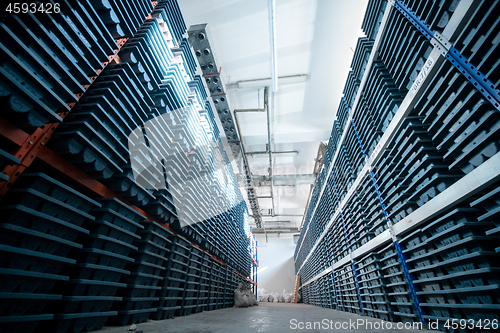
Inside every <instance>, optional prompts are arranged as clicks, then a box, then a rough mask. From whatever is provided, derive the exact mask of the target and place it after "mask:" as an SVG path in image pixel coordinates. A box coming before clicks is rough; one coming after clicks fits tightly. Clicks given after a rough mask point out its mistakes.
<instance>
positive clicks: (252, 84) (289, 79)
mask: <svg viewBox="0 0 500 333" xmlns="http://www.w3.org/2000/svg"><path fill="white" fill-rule="evenodd" d="M308 80H309V75H307V74H295V75H288V76H280V77H278V85H279V86H282V85H286V84H294V83H305V82H307V81H308ZM272 84H273V79H272V78H270V77H268V78H263V79H253V80H241V81H238V82H236V83H233V84H229V85H228V86H229V87H235V88H238V89H247V88H264V87H268V86H270V85H272Z"/></svg>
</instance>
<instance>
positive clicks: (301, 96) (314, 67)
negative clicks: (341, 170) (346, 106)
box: [179, 0, 368, 230]
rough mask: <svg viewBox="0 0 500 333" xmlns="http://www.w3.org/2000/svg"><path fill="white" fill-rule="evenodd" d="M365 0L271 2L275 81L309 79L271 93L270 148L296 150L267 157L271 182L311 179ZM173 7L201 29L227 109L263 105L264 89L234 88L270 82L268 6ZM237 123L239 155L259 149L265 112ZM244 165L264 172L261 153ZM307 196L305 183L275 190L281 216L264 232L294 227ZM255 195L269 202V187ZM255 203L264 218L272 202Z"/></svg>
mask: <svg viewBox="0 0 500 333" xmlns="http://www.w3.org/2000/svg"><path fill="white" fill-rule="evenodd" d="M367 2H368V0H356V1H348V0H319V1H311V0H276V25H277V28H276V29H277V35H276V36H277V54H278V57H277V67H278V76H279V77H282V76H291V75H296V74H307V75H308V77H309V80H308V81H307V82H305V83H295V84H288V85H280V86H279V87H278V92H276V93H275V95H274V101H275V103H274V108H273V109H272V113H271V116H272V118H273V121H272V123H273V128H272V130H271V132H272V134H273V139H274V144H275V146H274V147H273V149H272V150H273V151H297V153H288V154H275V155H273V158H274V163H275V164H274V169H273V174H274V175H275V177H276V176H277V175H294V174H312V173H313V168H314V164H315V158H316V155H317V152H318V147H319V144H320V142H321V141H328V139H329V136H330V132H331V128H332V124H333V120H334V118H335V113H336V110H337V107H338V105H339V102H340V97H341V96H342V89H343V87H344V84H345V80H346V78H347V73H348V71H349V68H350V63H351V60H352V56H353V52H354V49H355V46H356V42H357V38H358V37H359V36H362V32H361V29H360V27H361V23H362V20H363V15H364V12H365V9H366V6H367ZM179 4H180V7H181V10H182V13H183V15H184V19H185V21H186V25H187V27H188V28H189V26H191V25H193V24H199V23H208V30H209V31H210V33H211V36H210V37H211V46H212V51H213V52H214V54H215V58H216V61H217V64H218V66H220V67H221V76H222V78H223V80H224V82H225V83H226V91H227V94H228V100H229V103H230V105H231V108H232V109H247V108H257V107H263V89H259V88H256V87H252V88H245V89H241V88H238V85H237V83H238V82H239V81H246V80H255V79H263V78H269V77H271V70H270V68H271V66H270V43H269V20H268V3H267V0H252V1H248V0H203V1H202V0H197V1H193V0H180V1H179ZM238 118H239V120H240V123H241V135H242V136H243V141H244V143H245V148H246V151H247V152H252V151H265V150H266V144H267V140H268V137H267V124H266V114H265V113H244V114H238ZM248 161H249V164H250V167H251V170H252V172H253V174H254V175H267V174H268V166H269V159H268V155H266V154H256V155H253V156H252V155H249V156H248ZM275 179H276V178H275ZM304 183H305V184H304ZM266 184H267V183H265V182H261V183H260V185H266ZM282 184H287V183H286V182H284V183H282ZM257 185H259V184H257ZM309 191H310V185H309V184H307V182H306V181H299V182H298V183H297V184H296V185H295V186H283V185H280V186H275V187H274V192H275V193H274V196H275V207H274V208H275V211H274V213H275V215H281V216H274V217H264V218H263V220H264V221H265V222H264V225H265V227H266V228H270V229H271V228H272V229H275V228H283V229H292V230H293V228H297V227H300V225H301V222H302V214H303V213H304V209H305V207H306V204H307V199H308V196H309ZM243 192H244V191H243ZM257 194H258V196H269V195H270V187H269V186H259V187H257ZM244 195H246V193H244ZM259 204H260V208H261V209H262V210H263V214H264V216H265V215H267V214H269V213H270V212H269V209H271V208H272V203H271V199H260V200H259ZM273 221H284V222H281V223H276V222H273ZM252 222H253V220H252V219H250V225H252V224H253V223H252Z"/></svg>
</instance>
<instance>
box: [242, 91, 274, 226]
mask: <svg viewBox="0 0 500 333" xmlns="http://www.w3.org/2000/svg"><path fill="white" fill-rule="evenodd" d="M267 102H268V101H267V88H265V89H264V107H263V108H261V109H234V110H233V112H234V122H235V123H236V128H237V130H238V133H239V136H240V147H241V152H242V158H243V163H244V164H245V168H246V170H245V171H248V174H249V176H248V177H247V179H248V180H249V184H248V185H249V186H252V187H253V184H251V174H250V167H249V164H248V160H247V156H246V155H247V153H246V151H245V143H244V141H243V133H242V132H241V127H240V122H239V119H238V113H240V112H266V111H267V110H268V103H267ZM245 174H246V172H245ZM248 199H249V201H250V200H255V201H256V202H257V208H258V209H260V208H259V207H258V199H257V198H255V197H253V196H252V197H250V195H249V198H248ZM250 216H251V217H254V216H253V215H250ZM254 218H257V220H258V221H257V222H258V224H262V223H261V222H262V219H261V218H260V216H257V217H254ZM264 231H265V228H264Z"/></svg>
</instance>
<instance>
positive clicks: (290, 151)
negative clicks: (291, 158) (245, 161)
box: [246, 149, 299, 155]
mask: <svg viewBox="0 0 500 333" xmlns="http://www.w3.org/2000/svg"><path fill="white" fill-rule="evenodd" d="M298 153H299V151H298V150H287V151H273V154H274V155H276V154H298ZM246 154H247V155H264V154H265V155H267V154H269V149H267V150H266V151H249V152H247V153H246Z"/></svg>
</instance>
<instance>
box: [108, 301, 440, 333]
mask: <svg viewBox="0 0 500 333" xmlns="http://www.w3.org/2000/svg"><path fill="white" fill-rule="evenodd" d="M314 322H316V328H314ZM367 322H368V323H367ZM308 323H309V325H308ZM356 323H359V326H358V327H356ZM390 324H392V326H393V328H392V329H388V327H387V326H388V325H390ZM370 325H373V327H370ZM377 325H379V326H378V327H379V328H378V329H376V327H377ZM381 325H383V326H381ZM396 325H397V324H396V323H387V322H384V323H382V321H381V320H377V319H373V318H371V317H365V316H359V315H355V314H352V313H347V312H343V311H335V310H330V309H324V308H319V307H315V306H311V305H305V304H290V303H260V304H259V306H255V307H252V308H226V309H221V310H215V311H206V312H202V313H197V314H193V315H189V316H186V317H175V318H174V319H169V320H162V321H149V322H147V323H142V324H138V325H137V331H136V333H139V332H140V331H142V332H143V333H195V332H196V333H198V332H201V333H228V332H235V333H250V332H269V333H276V332H374V333H378V332H380V333H382V332H384V333H385V332H422V333H424V332H431V331H428V330H418V329H417V326H415V329H413V328H411V329H397V327H396ZM415 325H417V324H415ZM342 326H343V328H342ZM308 327H310V328H308ZM127 328H128V326H127V327H104V328H103V329H102V330H101V331H98V332H99V333H125V332H127ZM356 328H357V329H356ZM425 328H428V327H425ZM434 332H435V331H434Z"/></svg>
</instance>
